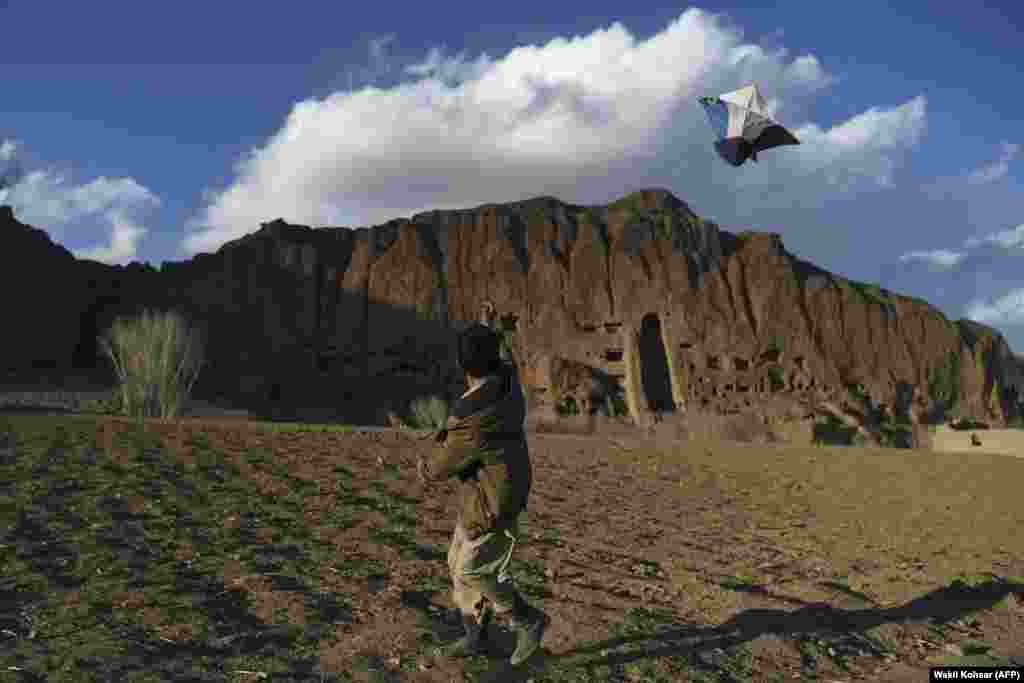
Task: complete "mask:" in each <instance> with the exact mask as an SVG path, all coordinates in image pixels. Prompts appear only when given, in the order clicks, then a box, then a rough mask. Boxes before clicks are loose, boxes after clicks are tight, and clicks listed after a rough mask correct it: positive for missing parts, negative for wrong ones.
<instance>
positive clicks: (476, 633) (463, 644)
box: [437, 609, 491, 657]
mask: <svg viewBox="0 0 1024 683" xmlns="http://www.w3.org/2000/svg"><path fill="white" fill-rule="evenodd" d="M490 621H491V611H490V610H489V609H484V611H483V612H481V614H480V620H479V621H477V619H476V617H474V616H472V615H469V614H463V615H462V625H463V627H464V628H465V629H466V635H464V636H462V637H461V638H459V639H458V640H456V641H455V642H454V643H449V644H448V645H445V646H444V647H440V648H438V649H437V654H438V655H440V656H442V657H475V656H476V655H481V654H483V653H484V651H485V650H486V642H487V625H488V624H489V623H490Z"/></svg>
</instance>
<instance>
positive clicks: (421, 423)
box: [409, 396, 449, 429]
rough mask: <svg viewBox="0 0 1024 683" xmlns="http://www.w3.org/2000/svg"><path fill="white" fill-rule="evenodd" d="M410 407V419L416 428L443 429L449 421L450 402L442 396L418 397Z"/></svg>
mask: <svg viewBox="0 0 1024 683" xmlns="http://www.w3.org/2000/svg"><path fill="white" fill-rule="evenodd" d="M409 408H410V411H409V412H410V416H409V417H410V421H411V422H412V427H413V428H415V429H443V428H444V426H445V423H446V422H447V421H448V410H449V406H448V402H447V401H445V400H444V399H443V398H441V397H440V396H427V397H423V398H417V399H415V400H414V401H413V402H412V403H411V404H410V406H409Z"/></svg>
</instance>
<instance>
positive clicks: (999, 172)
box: [967, 142, 1020, 184]
mask: <svg viewBox="0 0 1024 683" xmlns="http://www.w3.org/2000/svg"><path fill="white" fill-rule="evenodd" d="M1019 152H1020V145H1018V144H1013V143H1009V142H1004V143H1003V144H1002V152H1001V153H1000V154H999V159H997V160H996V161H994V162H992V163H991V164H988V165H987V166H982V167H981V168H977V169H975V170H974V171H972V172H971V174H970V175H969V176H967V180H968V182H970V183H973V184H983V183H992V182H995V181H997V180H999V179H1000V178H1003V177H1004V176H1005V175H1006V174H1007V173H1008V172H1009V170H1010V162H1011V161H1013V159H1014V158H1015V157H1016V156H1017V154H1018V153H1019Z"/></svg>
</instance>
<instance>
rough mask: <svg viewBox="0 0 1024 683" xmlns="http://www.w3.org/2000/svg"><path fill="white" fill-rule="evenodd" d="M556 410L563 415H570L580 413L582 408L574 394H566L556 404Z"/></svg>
mask: <svg viewBox="0 0 1024 683" xmlns="http://www.w3.org/2000/svg"><path fill="white" fill-rule="evenodd" d="M555 411H556V412H557V413H558V414H559V415H561V416H562V417H569V416H570V415H579V414H580V409H579V406H578V405H576V399H574V398H573V397H572V396H566V397H564V398H562V400H560V401H558V402H557V403H556V404H555Z"/></svg>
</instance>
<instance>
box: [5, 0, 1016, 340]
mask: <svg viewBox="0 0 1024 683" xmlns="http://www.w3.org/2000/svg"><path fill="white" fill-rule="evenodd" d="M889 4H890V3H887V2H876V1H875V0H865V1H859V2H856V3H831V2H829V3H822V2H800V3H778V4H776V5H775V6H774V7H771V6H769V5H768V4H767V3H749V4H743V3H706V4H701V5H694V6H690V5H685V4H668V3H648V2H642V1H638V2H633V3H627V4H623V3H611V2H600V1H595V0H591V1H589V2H586V3H583V2H575V1H572V0H569V1H566V2H562V3H551V2H544V3H540V2H533V1H532V0H523V1H521V2H517V3H498V4H496V5H495V6H494V7H490V6H486V5H489V3H488V4H478V5H477V6H473V7H458V6H455V5H451V6H449V7H450V9H449V8H445V7H444V6H441V7H439V6H437V5H430V4H418V3H409V4H407V5H403V6H401V9H397V6H395V5H393V4H385V3H380V4H379V6H378V5H375V4H374V3H359V6H358V7H357V8H353V6H352V5H349V4H348V3H294V4H293V5H292V6H289V7H288V8H285V7H284V6H277V7H275V8H273V9H272V10H266V9H261V8H260V7H259V6H258V5H253V4H251V3H247V4H245V5H242V4H241V3H230V2H223V3H211V2H206V3H197V2H190V1H188V0H183V1H181V2H177V3H172V4H168V5H159V4H152V3H138V2H133V3H129V2H100V3H67V2H49V1H47V0H32V1H31V2H29V1H28V0H7V1H6V2H4V1H3V0H0V25H2V26H4V27H5V30H4V39H3V41H0V65H3V66H2V68H0V74H2V80H0V103H2V104H0V166H2V167H4V168H6V169H7V170H8V171H11V170H12V169H15V170H18V171H20V175H18V176H17V177H18V178H19V179H20V181H19V182H17V183H16V184H14V185H12V186H11V187H8V188H6V189H4V190H0V202H3V203H10V204H13V205H14V206H15V210H16V213H17V215H18V216H19V218H20V219H21V220H23V221H25V222H28V223H30V224H32V225H35V226H36V227H40V228H43V229H45V230H47V231H48V232H49V233H50V235H51V237H53V239H55V240H56V241H58V242H60V243H61V244H64V245H65V246H67V247H68V248H69V249H72V250H73V251H75V252H76V253H77V254H79V255H81V256H84V257H91V258H96V259H99V260H104V261H108V262H119V263H124V262H127V261H130V260H142V261H149V262H151V263H154V264H156V263H160V262H162V261H165V260H169V259H171V260H179V259H182V258H186V257H187V256H189V255H191V254H192V253H194V252H195V251H197V250H199V251H212V250H215V249H216V248H217V247H218V246H219V245H220V244H223V242H225V241H227V240H229V239H234V238H236V237H238V236H240V235H242V234H245V233H247V232H251V231H253V230H256V229H258V228H259V223H260V222H264V221H269V220H272V219H274V218H277V217H283V218H285V219H287V220H291V221H295V222H301V223H306V224H311V225H315V226H319V225H349V226H359V225H368V224H374V223H380V222H384V221H386V220H388V219H390V218H394V217H399V216H408V215H411V214H413V213H416V212H419V211H423V210H429V209H433V208H457V207H469V206H475V205H478V204H483V203H487V202H502V201H515V200H518V199H522V198H525V197H530V196H537V195H541V194H547V195H555V196H558V197H560V198H562V199H565V200H566V201H573V202H579V203H599V202H605V201H608V200H610V199H614V198H617V197H619V196H621V195H623V194H625V193H627V192H629V191H632V190H634V189H638V188H641V187H651V186H658V187H666V188H668V189H670V190H671V191H673V192H674V193H675V194H676V195H677V196H679V197H680V198H681V199H683V200H684V201H687V202H688V203H689V204H690V205H691V207H692V208H693V209H694V210H696V211H697V212H698V213H699V214H701V215H704V216H706V217H709V218H712V219H714V220H716V221H718V222H719V223H720V224H722V225H723V226H724V227H726V228H728V229H734V230H742V229H748V228H749V229H759V230H774V231H778V232H781V233H782V234H783V238H784V241H785V243H786V245H787V247H788V248H789V249H790V250H791V251H792V252H794V253H796V254H797V255H799V256H801V257H803V258H807V259H809V260H811V261H813V262H815V263H817V264H819V265H821V266H823V267H825V268H828V269H830V270H833V271H836V272H839V273H841V274H843V275H846V276H848V277H852V278H856V279H861V280H870V281H881V283H882V284H883V286H886V287H889V288H890V289H893V290H895V291H898V292H902V293H907V294H912V295H915V296H921V297H924V298H926V299H928V300H929V301H931V302H932V303H934V304H935V305H937V306H939V307H940V308H941V309H942V310H943V311H945V312H946V313H947V314H948V315H950V316H951V317H954V318H959V317H972V318H974V319H978V320H981V321H982V322H986V323H988V324H992V325H994V326H995V327H997V328H999V329H1001V330H1003V331H1004V332H1005V333H1006V335H1007V338H1008V340H1009V341H1010V343H1011V346H1012V347H1013V348H1014V350H1015V351H1017V352H1021V351H1022V350H1024V268H1022V267H1021V266H1022V262H1024V206H1022V203H1024V202H1022V199H1021V198H1022V197H1024V193H1022V192H1021V190H1022V184H1024V170H1022V169H1024V160H1022V159H1024V150H1022V149H1021V146H1020V145H1021V144H1022V143H1024V135H1022V134H1021V133H1020V131H1019V126H1020V123H1021V122H1022V121H1024V115H1022V113H1021V112H1024V94H1022V92H1024V85H1022V84H1021V81H1020V77H1019V74H1021V73H1024V57H1022V56H1021V50H1020V35H1022V29H1024V10H1022V9H1019V8H1015V7H1014V5H1019V3H1011V2H1005V3H1003V4H1002V5H1000V4H999V3H985V2H973V3H958V4H953V3H949V4H943V3H937V2H923V1H922V2H917V1H905V2H901V3H898V7H899V10H898V11H893V10H891V9H890V8H889V7H888V5H889ZM893 4H896V3H893ZM749 81H756V82H757V83H758V84H759V86H760V87H761V90H762V93H763V94H764V96H765V97H766V98H767V99H768V100H769V105H770V108H771V109H772V111H773V113H774V114H775V116H776V118H778V119H779V120H780V121H781V122H782V123H784V124H785V125H787V126H788V127H789V128H790V129H791V130H793V131H794V132H795V133H796V134H797V136H798V137H799V138H800V139H801V141H802V143H803V144H801V145H800V146H799V147H786V148H781V149H778V150H774V151H772V152H768V153H765V154H763V155H762V156H761V160H760V163H757V164H750V163H748V164H747V165H745V166H743V167H741V168H739V169H734V168H731V167H729V166H726V165H725V164H724V163H722V162H721V161H720V160H719V159H717V157H716V156H715V153H714V150H713V148H712V146H711V142H712V137H711V133H710V129H709V128H708V127H707V124H706V122H705V121H704V118H703V113H702V111H701V110H700V107H699V106H698V105H697V104H696V102H695V100H694V97H696V96H697V95H701V94H719V93H721V92H724V91H726V90H731V89H734V88H737V87H740V86H742V85H745V84H746V83H747V82H749ZM0 170H2V169H0Z"/></svg>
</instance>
